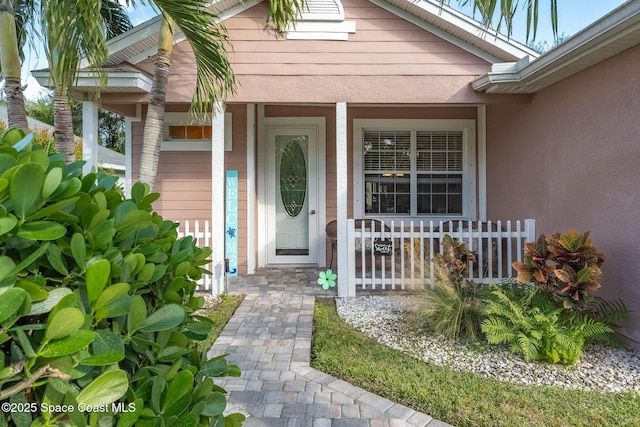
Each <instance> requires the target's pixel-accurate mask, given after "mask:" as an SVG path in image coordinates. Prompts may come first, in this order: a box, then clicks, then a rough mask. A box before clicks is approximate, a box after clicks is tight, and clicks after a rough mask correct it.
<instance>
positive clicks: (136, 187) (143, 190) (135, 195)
mask: <svg viewBox="0 0 640 427" xmlns="http://www.w3.org/2000/svg"><path fill="white" fill-rule="evenodd" d="M148 193H149V185H148V184H145V183H143V182H136V183H135V184H133V187H131V198H132V199H133V200H134V201H135V202H136V203H138V202H140V201H141V200H142V199H143V198H144V196H146V195H147V194H148Z"/></svg>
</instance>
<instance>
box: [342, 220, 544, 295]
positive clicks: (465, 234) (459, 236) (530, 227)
mask: <svg viewBox="0 0 640 427" xmlns="http://www.w3.org/2000/svg"><path fill="white" fill-rule="evenodd" d="M447 234H449V235H450V236H451V237H453V238H454V239H456V240H458V241H464V242H465V243H466V244H467V248H468V249H469V250H470V251H472V252H473V253H474V254H475V255H476V262H474V263H470V264H471V265H470V268H469V279H471V280H474V281H475V282H476V283H491V282H499V281H501V280H503V279H505V278H507V277H511V276H515V274H514V271H513V269H512V266H511V264H512V262H513V261H522V256H523V253H524V244H525V243H526V242H531V241H534V240H535V234H536V233H535V220H533V219H525V220H524V221H523V222H521V221H516V222H515V224H514V223H512V222H511V221H506V222H505V223H503V222H502V221H497V222H491V221H486V222H482V221H465V222H463V221H448V222H439V223H436V224H434V222H433V221H430V222H429V223H425V222H424V221H420V222H418V223H415V222H414V221H410V222H408V223H405V222H404V221H399V223H398V222H395V221H392V222H391V223H388V224H385V223H384V222H383V221H377V220H354V219H349V220H347V254H348V256H349V260H348V284H349V286H350V287H351V292H350V293H349V294H350V295H355V290H356V289H420V288H422V287H424V286H425V285H430V284H431V283H433V279H434V264H433V262H432V259H433V256H434V255H435V254H436V253H442V245H441V244H440V242H442V239H443V238H444V236H445V235H447ZM385 252H386V255H383V254H382V253H385ZM354 287H355V289H354Z"/></svg>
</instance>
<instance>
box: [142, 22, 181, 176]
mask: <svg viewBox="0 0 640 427" xmlns="http://www.w3.org/2000/svg"><path fill="white" fill-rule="evenodd" d="M172 47H173V30H172V29H171V23H169V22H167V21H166V20H163V21H162V26H161V28H160V37H159V40H158V56H157V58H156V61H155V65H154V70H153V82H152V84H151V94H150V95H149V106H148V109H147V117H146V120H145V124H144V137H143V141H142V153H141V154H140V167H139V169H138V181H140V182H144V183H146V184H148V185H149V188H151V189H153V185H154V183H155V180H156V175H157V173H158V160H159V159H160V143H161V142H162V131H163V127H164V107H165V100H166V97H167V81H168V80H169V66H170V65H171V50H172Z"/></svg>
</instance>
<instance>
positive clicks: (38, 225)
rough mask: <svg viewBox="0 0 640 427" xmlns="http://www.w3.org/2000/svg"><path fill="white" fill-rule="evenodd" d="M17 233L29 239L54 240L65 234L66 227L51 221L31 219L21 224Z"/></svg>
mask: <svg viewBox="0 0 640 427" xmlns="http://www.w3.org/2000/svg"><path fill="white" fill-rule="evenodd" d="M17 234H18V236H20V237H22V238H25V239H29V240H43V241H46V240H56V239H59V238H61V237H62V236H64V235H65V234H67V228H66V227H65V226H64V225H62V224H58V223H57V222H53V221H33V222H27V223H24V224H22V226H21V227H20V228H19V229H18V233H17Z"/></svg>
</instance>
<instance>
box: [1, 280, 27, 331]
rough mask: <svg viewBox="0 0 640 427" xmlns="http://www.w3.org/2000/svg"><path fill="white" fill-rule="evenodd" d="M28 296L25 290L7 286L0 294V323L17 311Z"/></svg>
mask: <svg viewBox="0 0 640 427" xmlns="http://www.w3.org/2000/svg"><path fill="white" fill-rule="evenodd" d="M28 297H29V295H28V294H27V292H25V291H24V290H23V289H20V288H9V289H7V290H6V291H5V292H3V293H2V294H1V295H0V323H2V322H4V321H5V320H7V319H8V318H9V317H11V316H13V315H14V314H16V313H18V312H19V311H20V309H21V307H22V305H23V304H24V302H25V301H26V299H27V298H28Z"/></svg>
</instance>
